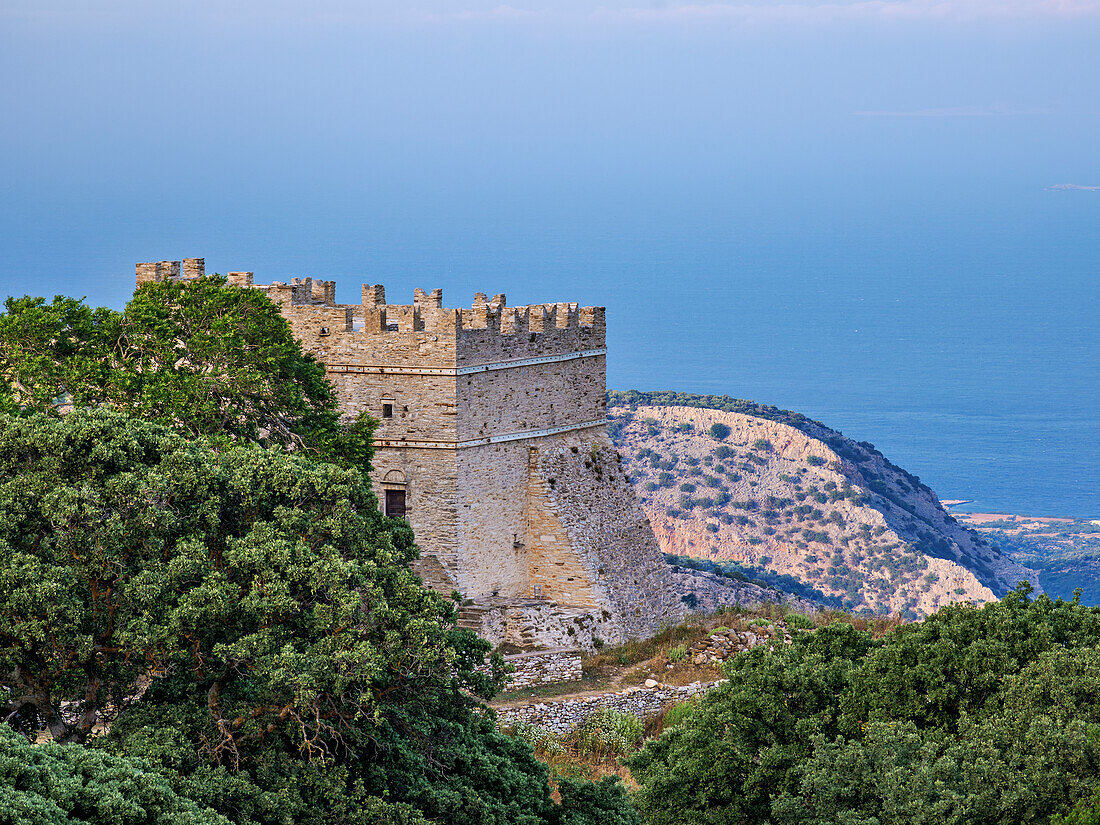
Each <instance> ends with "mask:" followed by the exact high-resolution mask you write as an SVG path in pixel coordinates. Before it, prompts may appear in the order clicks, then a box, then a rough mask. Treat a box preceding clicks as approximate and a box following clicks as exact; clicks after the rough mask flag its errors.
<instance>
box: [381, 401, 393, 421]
mask: <svg viewBox="0 0 1100 825" xmlns="http://www.w3.org/2000/svg"><path fill="white" fill-rule="evenodd" d="M382 417H383V418H393V404H383V405H382Z"/></svg>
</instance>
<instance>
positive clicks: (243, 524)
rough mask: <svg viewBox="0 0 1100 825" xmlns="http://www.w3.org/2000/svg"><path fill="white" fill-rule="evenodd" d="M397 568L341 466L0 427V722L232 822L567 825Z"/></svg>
mask: <svg viewBox="0 0 1100 825" xmlns="http://www.w3.org/2000/svg"><path fill="white" fill-rule="evenodd" d="M415 553H416V550H415V547H414V545H413V541H412V533H411V530H409V528H408V527H407V525H405V524H404V523H403V522H397V521H394V520H390V519H386V518H385V517H383V516H382V515H381V514H380V513H379V512H378V508H377V502H376V501H375V499H374V496H373V494H372V493H371V491H370V488H369V485H368V484H366V483H365V482H364V479H363V476H362V475H361V474H360V472H359V471H358V470H355V469H347V468H341V467H338V466H335V465H332V464H318V463H315V462H312V461H310V460H309V459H307V458H305V457H303V456H301V455H296V454H290V453H287V452H285V451H284V450H282V449H280V448H274V449H270V448H267V449H265V448H263V447H260V446H259V445H256V444H251V443H241V444H236V445H231V446H227V445H222V446H221V447H220V448H219V449H217V450H214V449H211V448H210V447H209V446H207V445H206V444H205V443H203V442H202V441H198V442H192V441H188V440H186V439H185V438H183V437H182V436H180V435H179V434H178V433H176V432H175V431H173V430H170V429H167V428H165V427H162V426H160V425H157V424H153V423H149V422H144V421H138V420H134V419H132V418H130V417H128V416H127V415H125V414H124V413H121V412H118V411H115V410H110V409H106V408H102V409H94V410H76V411H74V412H72V413H70V414H68V415H67V416H65V417H63V418H56V417H53V416H50V415H46V414H36V415H30V416H21V417H15V418H12V417H3V418H0V683H2V684H3V685H4V686H5V688H6V692H5V694H4V696H3V698H2V707H0V713H2V714H3V718H6V719H7V720H8V721H9V723H10V724H11V725H12V726H13V727H14V728H15V729H16V730H18V731H20V732H22V733H23V734H24V735H26V736H27V737H29V738H31V739H34V738H37V737H39V736H41V735H48V736H49V737H50V738H52V739H53V740H54V741H55V742H57V743H73V744H74V746H77V745H80V744H85V745H90V746H94V747H96V748H99V749H103V750H106V751H109V752H113V753H116V754H119V755H125V756H128V757H129V756H137V757H141V758H144V759H147V760H149V762H150V763H151V764H153V765H155V766H156V767H157V769H158V770H160V771H161V772H162V773H163V775H164V776H166V777H167V778H168V779H169V781H170V783H171V785H172V787H173V789H174V790H175V792H176V793H178V794H180V795H181V796H183V797H186V798H188V799H191V800H193V801H194V802H195V803H197V804H198V805H199V806H200V807H207V806H208V807H210V808H213V809H215V810H216V811H218V812H220V813H222V814H224V815H225V816H226V817H228V818H229V819H230V820H232V821H233V822H235V823H238V825H248V823H292V822H293V823H314V822H316V823H321V822H345V823H359V822H361V823H368V822H380V821H381V822H395V823H397V822H420V821H422V819H426V820H431V821H433V822H454V823H459V822H461V823H500V824H501V825H503V823H530V824H531V825H536V824H537V823H547V822H556V821H558V819H559V818H560V817H562V816H565V815H566V814H568V815H569V816H571V817H573V819H572V820H571V821H575V822H580V821H583V820H581V819H578V817H580V816H582V814H584V813H585V812H584V811H579V810H573V809H571V808H568V807H560V806H557V805H554V804H553V802H552V800H551V798H550V789H549V786H548V775H547V771H546V769H545V767H544V766H543V765H542V764H541V763H539V762H538V761H537V760H535V759H534V757H533V755H532V753H531V750H530V749H529V748H528V747H527V746H526V745H525V744H524V743H523V742H521V741H519V740H517V739H514V738H512V737H508V736H504V735H502V734H500V733H499V732H497V730H496V729H495V724H494V720H493V718H492V715H491V713H490V712H489V711H487V710H486V709H485V708H484V707H483V706H482V705H481V703H480V702H479V701H478V700H477V698H476V697H477V696H488V695H490V694H491V693H492V691H493V690H494V689H495V687H496V686H497V684H498V683H499V676H500V674H499V670H498V671H497V672H496V673H495V674H493V675H485V674H480V673H477V672H475V670H474V668H475V666H477V665H480V664H481V662H482V661H483V657H484V656H485V654H486V653H487V652H488V648H489V645H488V643H487V642H484V641H483V640H480V639H478V638H477V637H475V636H474V635H473V634H471V633H469V632H468V631H461V630H456V629H454V618H455V609H454V606H453V605H452V604H451V603H449V602H448V601H446V600H444V599H442V598H441V597H439V596H437V595H436V594H434V593H433V592H431V591H430V590H427V589H425V588H423V587H422V586H421V584H420V582H419V580H418V579H417V578H416V576H415V575H414V574H413V573H412V571H411V570H410V569H409V566H408V562H409V561H410V560H411V559H412V558H414V556H415ZM615 793H617V794H618V796H617V797H615V796H614V794H615ZM587 794H588V791H586V790H584V789H578V790H577V794H576V799H578V800H583V799H587V798H588V796H587ZM601 794H602V795H601V796H600V799H601V800H602V802H601V804H603V805H605V806H606V804H611V802H609V801H608V800H609V799H611V798H612V797H614V798H617V799H618V804H620V805H623V806H625V805H626V804H627V803H626V802H625V797H624V796H623V794H622V791H621V789H619V790H618V791H617V792H615V791H611V790H607V789H604V791H602V792H601ZM103 821H107V820H103Z"/></svg>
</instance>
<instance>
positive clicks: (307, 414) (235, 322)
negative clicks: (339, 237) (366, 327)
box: [0, 276, 371, 467]
mask: <svg viewBox="0 0 1100 825" xmlns="http://www.w3.org/2000/svg"><path fill="white" fill-rule="evenodd" d="M5 309H6V312H5V313H4V314H2V315H0V408H2V409H5V410H6V411H8V412H12V413H17V412H57V411H59V410H61V409H65V408H67V407H68V406H70V405H72V406H77V407H82V406H95V405H99V404H104V403H106V404H110V405H112V406H115V407H117V408H119V409H123V410H127V411H129V412H130V413H132V414H133V415H135V416H139V417H142V418H146V419H149V420H153V421H159V422H161V423H163V424H165V425H167V426H170V427H173V428H174V429H177V430H179V431H180V432H183V433H186V434H188V435H190V436H193V437H196V436H200V435H203V436H208V437H214V438H218V437H221V438H224V439H228V440H234V441H240V440H247V441H255V442H257V443H261V444H264V445H282V446H284V447H287V448H291V449H296V450H302V451H305V452H307V453H309V454H313V455H316V456H319V457H324V458H327V459H329V460H332V459H341V460H344V461H347V462H351V463H355V464H358V465H359V466H361V467H366V466H367V464H368V462H369V459H370V436H371V422H370V420H369V419H368V418H366V416H363V417H361V418H360V420H358V421H356V422H354V423H351V424H345V425H341V423H340V420H339V411H338V409H337V403H336V396H335V394H334V392H333V389H332V387H331V385H330V384H329V383H328V381H327V380H326V378H325V369H324V365H322V364H321V363H319V362H318V361H316V360H315V359H314V358H312V357H311V356H309V355H305V354H303V353H302V350H301V347H300V346H299V344H298V342H297V341H296V340H295V339H294V336H293V335H292V334H291V331H290V326H289V324H288V323H287V321H286V319H285V318H283V316H282V315H281V314H280V312H279V308H278V306H276V305H275V304H274V303H273V302H272V301H270V300H269V299H268V298H267V296H266V295H265V294H264V293H263V292H261V291H260V290H256V289H247V288H244V287H237V286H229V285H227V284H226V283H225V281H224V279H223V278H221V277H219V276H211V277H208V278H199V279H197V280H193V281H164V282H160V283H148V284H144V285H143V286H141V287H140V288H139V289H138V290H137V291H136V292H135V293H134V297H133V299H132V300H131V301H130V302H129V303H128V304H127V305H126V309H125V310H124V311H123V312H122V313H117V312H114V311H112V310H109V309H104V308H99V309H91V308H89V307H88V306H86V305H85V304H84V303H83V302H82V301H78V300H75V299H72V298H62V297H57V298H54V300H53V301H52V302H46V301H45V300H44V299H42V298H30V297H24V298H19V299H13V298H9V299H8V300H7V301H6V302H5Z"/></svg>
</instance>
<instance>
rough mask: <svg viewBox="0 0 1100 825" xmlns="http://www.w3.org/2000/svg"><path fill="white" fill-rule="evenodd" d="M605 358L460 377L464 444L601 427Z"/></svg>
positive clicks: (574, 360)
mask: <svg viewBox="0 0 1100 825" xmlns="http://www.w3.org/2000/svg"><path fill="white" fill-rule="evenodd" d="M605 362H606V358H605V357H604V356H603V355H598V356H591V357H586V358H574V359H570V360H566V361H552V362H547V363H541V364H528V365H526V366H524V367H522V368H517V369H504V370H492V371H487V372H477V373H473V374H470V375H463V376H459V382H458V418H459V439H460V440H467V439H474V438H484V437H486V436H489V435H494V434H497V433H512V432H523V431H527V430H542V429H549V428H552V427H560V426H568V425H572V424H587V423H591V422H595V421H602V420H603V418H604V416H605V415H606V413H607V408H606V404H607V395H606V387H605V383H604V372H605V369H606V363H605Z"/></svg>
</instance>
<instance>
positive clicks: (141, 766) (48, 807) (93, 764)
mask: <svg viewBox="0 0 1100 825" xmlns="http://www.w3.org/2000/svg"><path fill="white" fill-rule="evenodd" d="M0 822H4V823H19V824H20V825H22V823H28V825H31V824H33V825H77V823H81V822H88V823H103V822H111V823H116V825H230V821H229V820H228V819H226V818H225V817H223V816H221V815H220V814H217V813H215V812H214V811H211V810H210V809H208V808H202V807H200V806H198V805H196V804H195V803H194V802H192V801H191V800H189V799H185V798H183V797H181V796H180V795H179V794H177V793H176V792H175V791H174V790H172V788H171V786H170V785H169V784H168V781H167V780H165V778H164V777H163V776H160V775H159V774H157V773H156V772H154V771H152V770H150V766H149V765H148V764H145V763H142V762H140V761H135V760H132V759H125V758H122V757H118V756H112V755H110V754H107V753H102V752H100V751H95V750H92V749H90V748H82V747H80V746H79V745H58V744H56V743H53V742H47V743H44V744H41V745H32V744H30V743H29V742H28V741H27V740H26V738H24V737H22V736H20V735H19V734H17V733H15V731H13V730H12V729H11V728H9V727H7V726H6V725H3V724H0Z"/></svg>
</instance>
